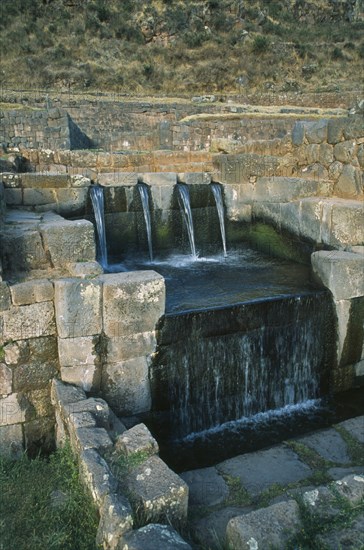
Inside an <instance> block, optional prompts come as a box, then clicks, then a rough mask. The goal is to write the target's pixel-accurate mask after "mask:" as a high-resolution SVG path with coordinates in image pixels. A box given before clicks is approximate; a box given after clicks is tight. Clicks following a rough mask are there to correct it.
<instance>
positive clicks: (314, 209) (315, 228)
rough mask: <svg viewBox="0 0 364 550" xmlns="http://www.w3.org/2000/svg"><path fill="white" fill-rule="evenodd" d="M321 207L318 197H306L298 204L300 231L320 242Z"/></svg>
mask: <svg viewBox="0 0 364 550" xmlns="http://www.w3.org/2000/svg"><path fill="white" fill-rule="evenodd" d="M322 209H323V206H322V201H320V200H319V199H314V198H308V199H304V200H302V201H300V204H299V213H300V224H299V225H300V233H301V235H302V236H303V237H306V238H309V239H312V240H313V241H315V242H317V243H320V242H322V232H321V228H322ZM282 217H283V216H282Z"/></svg>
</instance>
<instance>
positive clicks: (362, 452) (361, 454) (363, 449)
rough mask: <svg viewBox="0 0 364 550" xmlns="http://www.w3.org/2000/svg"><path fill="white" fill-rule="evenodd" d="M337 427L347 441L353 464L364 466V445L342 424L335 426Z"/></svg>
mask: <svg viewBox="0 0 364 550" xmlns="http://www.w3.org/2000/svg"><path fill="white" fill-rule="evenodd" d="M335 429H336V431H338V432H339V434H340V435H341V437H342V438H343V440H344V441H345V443H346V445H347V448H348V452H349V455H350V458H351V460H352V462H353V464H356V465H357V466H364V445H363V444H362V443H359V441H358V440H357V439H355V437H353V436H352V435H351V434H350V433H349V432H347V431H346V430H345V429H344V428H342V427H341V426H335Z"/></svg>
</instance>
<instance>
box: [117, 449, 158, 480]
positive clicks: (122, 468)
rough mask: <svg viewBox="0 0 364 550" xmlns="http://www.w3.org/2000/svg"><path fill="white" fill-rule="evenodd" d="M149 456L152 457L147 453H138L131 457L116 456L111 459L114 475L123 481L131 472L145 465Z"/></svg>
mask: <svg viewBox="0 0 364 550" xmlns="http://www.w3.org/2000/svg"><path fill="white" fill-rule="evenodd" d="M149 456H151V455H150V453H148V452H147V451H137V452H136V453H133V454H131V455H125V454H117V455H115V454H114V455H113V456H111V457H110V462H111V465H112V470H113V473H114V475H116V476H117V477H118V478H119V479H120V480H122V479H123V478H125V476H127V474H128V473H129V472H130V471H132V470H134V468H137V467H138V466H140V465H141V464H143V462H145V461H146V460H147V458H148V457H149Z"/></svg>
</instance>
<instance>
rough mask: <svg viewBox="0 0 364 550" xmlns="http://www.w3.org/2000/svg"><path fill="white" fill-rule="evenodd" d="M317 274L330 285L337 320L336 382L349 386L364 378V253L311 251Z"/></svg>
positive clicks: (347, 387)
mask: <svg viewBox="0 0 364 550" xmlns="http://www.w3.org/2000/svg"><path fill="white" fill-rule="evenodd" d="M312 268H313V273H314V274H315V276H316V278H317V279H318V280H319V281H320V282H321V283H322V284H323V285H325V286H326V287H327V288H329V289H330V291H331V293H332V295H333V299H334V304H335V307H336V315H337V321H338V325H337V328H338V341H337V356H338V366H337V368H336V369H335V371H334V373H333V374H334V381H333V385H334V387H335V388H340V389H342V390H346V389H349V388H351V387H352V385H353V381H354V383H355V381H356V383H357V384H358V383H360V382H362V381H363V380H364V277H363V274H364V255H363V254H355V253H352V252H341V251H337V250H333V251H320V252H315V253H314V254H312Z"/></svg>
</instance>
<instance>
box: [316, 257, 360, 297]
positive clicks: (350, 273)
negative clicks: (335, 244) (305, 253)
mask: <svg viewBox="0 0 364 550" xmlns="http://www.w3.org/2000/svg"><path fill="white" fill-rule="evenodd" d="M311 262H312V268H313V271H314V274H315V275H316V276H317V277H318V279H319V280H320V281H321V282H322V284H323V285H324V286H326V287H327V288H329V289H330V290H331V292H332V294H333V296H334V298H335V300H348V299H350V298H355V297H358V296H363V295H364V277H363V273H364V257H363V256H361V255H360V254H355V253H353V252H341V251H338V250H332V251H326V250H321V251H319V252H314V253H313V254H312V255H311Z"/></svg>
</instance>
